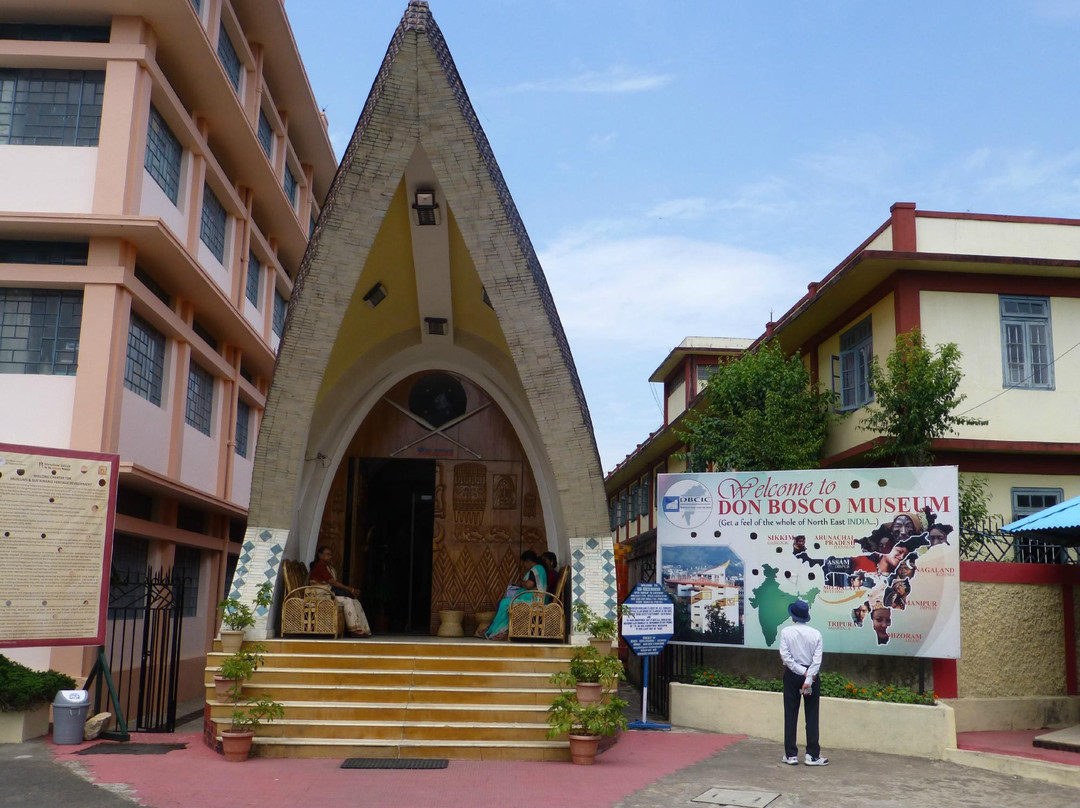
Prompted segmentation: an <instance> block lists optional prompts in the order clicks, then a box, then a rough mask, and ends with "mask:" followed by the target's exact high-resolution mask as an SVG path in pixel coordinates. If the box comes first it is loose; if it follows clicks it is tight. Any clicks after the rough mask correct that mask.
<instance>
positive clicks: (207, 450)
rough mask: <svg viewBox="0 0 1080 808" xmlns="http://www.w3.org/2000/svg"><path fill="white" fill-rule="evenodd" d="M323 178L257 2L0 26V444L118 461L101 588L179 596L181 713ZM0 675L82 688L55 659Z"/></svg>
mask: <svg viewBox="0 0 1080 808" xmlns="http://www.w3.org/2000/svg"><path fill="white" fill-rule="evenodd" d="M336 165H337V161H336V159H335V157H334V153H333V150H332V148H331V145H330V140H329V137H328V135H327V131H326V123H325V119H324V118H323V117H322V115H321V114H320V112H319V109H318V107H317V105H316V102H315V99H314V96H313V95H312V91H311V87H310V86H309V84H308V80H307V76H306V74H305V72H304V68H303V65H302V64H301V61H300V55H299V53H298V52H297V48H296V43H295V41H294V40H293V36H292V32H291V30H290V27H289V23H288V20H287V18H286V15H285V11H284V8H283V5H282V4H281V3H279V2H274V1H273V0H52V1H51V2H49V3H41V2H40V1H39V0H37V1H35V2H31V1H30V0H10V1H9V2H7V3H5V4H4V14H3V22H2V23H0V176H3V177H4V182H3V183H2V184H0V374H2V375H0V441H2V442H7V443H21V444H31V445H37V446H44V447H51V448H60V449H64V448H71V449H81V450H91V451H101V452H115V453H118V454H119V455H120V458H121V474H120V484H119V496H118V504H117V511H118V514H117V519H116V525H117V530H116V536H115V545H114V561H113V575H114V579H115V578H116V577H117V576H119V577H123V576H126V575H129V574H130V575H138V574H140V573H142V572H143V571H145V569H146V568H147V567H148V566H149V567H154V568H158V567H164V568H166V569H167V568H170V567H172V568H173V569H174V570H175V571H177V572H178V573H179V574H181V575H183V576H184V577H186V578H187V579H188V586H187V589H186V596H187V603H186V606H185V610H184V615H185V617H184V619H183V643H182V647H181V649H180V657H181V680H180V681H181V686H180V698H181V700H183V699H186V698H192V697H198V696H201V694H202V670H203V666H204V665H205V658H206V656H205V655H206V651H207V649H208V648H209V646H210V641H211V638H212V637H213V634H214V632H215V630H216V619H215V609H214V605H215V604H216V602H217V601H218V600H219V599H220V598H221V597H222V593H223V591H224V589H225V586H226V584H227V583H228V581H229V579H230V577H231V568H230V561H231V562H232V563H235V558H236V555H237V553H238V550H239V544H238V543H237V541H238V539H240V538H241V537H242V535H243V530H244V526H245V521H246V515H247V507H248V499H249V493H250V486H251V468H252V460H253V458H254V453H255V439H256V436H257V434H258V431H259V423H260V418H261V415H262V410H263V407H264V405H265V396H266V391H267V389H268V386H269V381H270V376H271V374H272V371H273V368H274V357H275V351H276V349H277V345H278V340H279V335H280V333H281V329H282V324H283V322H284V318H285V308H286V302H287V300H288V299H289V296H290V293H291V290H292V279H293V277H294V276H295V273H296V271H297V268H298V266H299V264H300V260H301V257H302V256H303V254H304V250H305V248H306V246H307V240H308V235H309V233H310V232H311V229H312V227H313V225H314V222H315V220H316V218H317V217H318V215H319V210H320V203H321V200H322V199H323V198H324V197H325V194H326V191H327V189H328V187H329V184H330V181H331V179H332V177H333V174H334V171H335V169H336ZM86 654H87V656H88V655H89V654H88V652H86ZM11 655H12V656H14V657H16V658H18V659H20V660H21V661H23V662H26V663H28V664H31V665H34V666H36V667H45V666H52V667H55V668H58V669H62V670H65V671H68V672H72V673H78V672H85V671H86V670H87V659H86V658H84V651H83V649H79V648H67V649H23V650H20V651H17V652H13V653H12V654H11Z"/></svg>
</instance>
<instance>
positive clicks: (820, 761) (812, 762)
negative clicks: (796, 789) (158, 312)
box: [796, 754, 829, 766]
mask: <svg viewBox="0 0 1080 808" xmlns="http://www.w3.org/2000/svg"><path fill="white" fill-rule="evenodd" d="M796 762H797V761H796ZM803 763H805V764H806V765H807V766H828V765H829V759H828V758H827V757H810V755H809V754H808V755H807V756H806V760H804V761H803Z"/></svg>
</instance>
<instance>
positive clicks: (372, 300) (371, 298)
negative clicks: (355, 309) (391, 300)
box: [364, 283, 386, 308]
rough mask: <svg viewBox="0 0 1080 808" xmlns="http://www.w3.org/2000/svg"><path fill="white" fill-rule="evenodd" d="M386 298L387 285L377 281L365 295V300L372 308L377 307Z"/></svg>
mask: <svg viewBox="0 0 1080 808" xmlns="http://www.w3.org/2000/svg"><path fill="white" fill-rule="evenodd" d="M385 299H386V287H385V286H383V285H382V284H381V283H376V284H375V285H374V286H372V287H371V288H370V289H368V290H367V294H366V295H364V302H365V303H367V304H368V305H369V306H371V308H375V307H376V306H378V305H379V304H380V303H382V302H383V301H384V300H385Z"/></svg>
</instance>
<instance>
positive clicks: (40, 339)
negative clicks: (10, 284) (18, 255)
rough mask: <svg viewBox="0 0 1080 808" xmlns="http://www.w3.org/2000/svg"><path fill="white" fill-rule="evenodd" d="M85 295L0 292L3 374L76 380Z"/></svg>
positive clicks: (0, 370) (0, 369)
mask: <svg viewBox="0 0 1080 808" xmlns="http://www.w3.org/2000/svg"><path fill="white" fill-rule="evenodd" d="M82 303H83V294H82V291H81V290H80V291H77V292H76V291H51V290H47V289H0V373H24V374H31V375H45V376H74V375H75V372H76V371H77V370H78V367H79V327H80V326H81V324H82Z"/></svg>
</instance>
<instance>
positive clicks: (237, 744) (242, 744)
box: [221, 730, 255, 763]
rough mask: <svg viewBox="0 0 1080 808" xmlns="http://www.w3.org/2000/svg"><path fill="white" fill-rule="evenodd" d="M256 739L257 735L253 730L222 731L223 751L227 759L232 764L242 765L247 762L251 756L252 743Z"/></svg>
mask: <svg viewBox="0 0 1080 808" xmlns="http://www.w3.org/2000/svg"><path fill="white" fill-rule="evenodd" d="M254 737H255V733H254V732H252V731H251V730H248V731H247V732H233V731H232V730H222V732H221V751H222V752H224V753H225V759H226V760H227V761H229V762H230V763H242V762H243V761H245V760H247V759H248V755H250V754H251V741H252V739H253V738H254Z"/></svg>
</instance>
